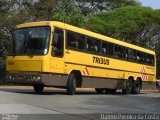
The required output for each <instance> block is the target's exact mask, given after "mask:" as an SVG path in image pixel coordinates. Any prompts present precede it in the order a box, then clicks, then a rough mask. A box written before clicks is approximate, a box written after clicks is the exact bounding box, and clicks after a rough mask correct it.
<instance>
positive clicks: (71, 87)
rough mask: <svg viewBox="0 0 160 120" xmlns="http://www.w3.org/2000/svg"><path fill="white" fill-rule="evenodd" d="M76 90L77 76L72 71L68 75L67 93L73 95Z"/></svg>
mask: <svg viewBox="0 0 160 120" xmlns="http://www.w3.org/2000/svg"><path fill="white" fill-rule="evenodd" d="M75 91H76V76H75V74H74V73H71V74H70V75H69V76H68V80H67V94H68V95H73V94H75Z"/></svg>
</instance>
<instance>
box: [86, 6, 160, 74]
mask: <svg viewBox="0 0 160 120" xmlns="http://www.w3.org/2000/svg"><path fill="white" fill-rule="evenodd" d="M85 27H86V28H87V29H89V30H91V31H95V32H98V33H101V34H103V35H107V36H110V37H113V38H116V39H119V40H122V41H126V42H129V43H133V44H136V45H139V46H142V47H146V48H149V49H152V50H155V51H156V54H157V75H158V74H160V67H159V66H160V32H159V31H160V10H153V9H151V8H148V7H139V6H138V7H137V6H136V7H124V8H118V9H115V10H114V11H112V12H100V13H98V14H95V15H93V16H92V17H90V18H89V19H88V21H87V24H86V26H85ZM159 76H160V75H159Z"/></svg>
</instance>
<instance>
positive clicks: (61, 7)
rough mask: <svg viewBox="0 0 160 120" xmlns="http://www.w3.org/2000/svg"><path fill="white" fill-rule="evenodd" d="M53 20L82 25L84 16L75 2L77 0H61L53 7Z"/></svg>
mask: <svg viewBox="0 0 160 120" xmlns="http://www.w3.org/2000/svg"><path fill="white" fill-rule="evenodd" d="M52 20H56V21H61V22H64V23H68V24H72V25H75V26H82V25H83V23H84V16H83V15H82V14H81V11H80V9H79V8H78V6H77V5H76V3H75V0H59V1H58V3H57V5H56V7H55V8H54V9H53V16H52Z"/></svg>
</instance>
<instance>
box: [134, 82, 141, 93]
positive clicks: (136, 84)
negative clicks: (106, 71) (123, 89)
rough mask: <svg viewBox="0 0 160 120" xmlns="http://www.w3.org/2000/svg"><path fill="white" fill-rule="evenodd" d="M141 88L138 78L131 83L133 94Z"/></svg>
mask: <svg viewBox="0 0 160 120" xmlns="http://www.w3.org/2000/svg"><path fill="white" fill-rule="evenodd" d="M140 90H141V83H140V81H139V80H136V81H135V82H134V84H133V90H132V93H133V94H139V93H140Z"/></svg>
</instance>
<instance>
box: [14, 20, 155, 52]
mask: <svg viewBox="0 0 160 120" xmlns="http://www.w3.org/2000/svg"><path fill="white" fill-rule="evenodd" d="M34 26H55V27H59V28H63V29H66V30H70V31H73V32H77V33H80V34H83V35H87V36H90V37H94V38H97V39H101V40H104V41H108V42H111V43H115V44H118V45H121V46H125V47H128V48H131V49H135V50H138V51H143V52H147V53H149V54H154V55H155V52H154V51H152V50H149V49H146V48H143V47H140V46H137V45H133V44H130V43H127V42H123V41H120V40H117V39H114V38H111V37H108V36H104V35H101V34H98V33H95V32H91V31H89V30H86V29H82V28H78V27H75V26H72V25H69V24H65V23H62V22H58V21H40V22H30V23H24V24H20V25H17V26H16V28H24V27H34Z"/></svg>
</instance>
